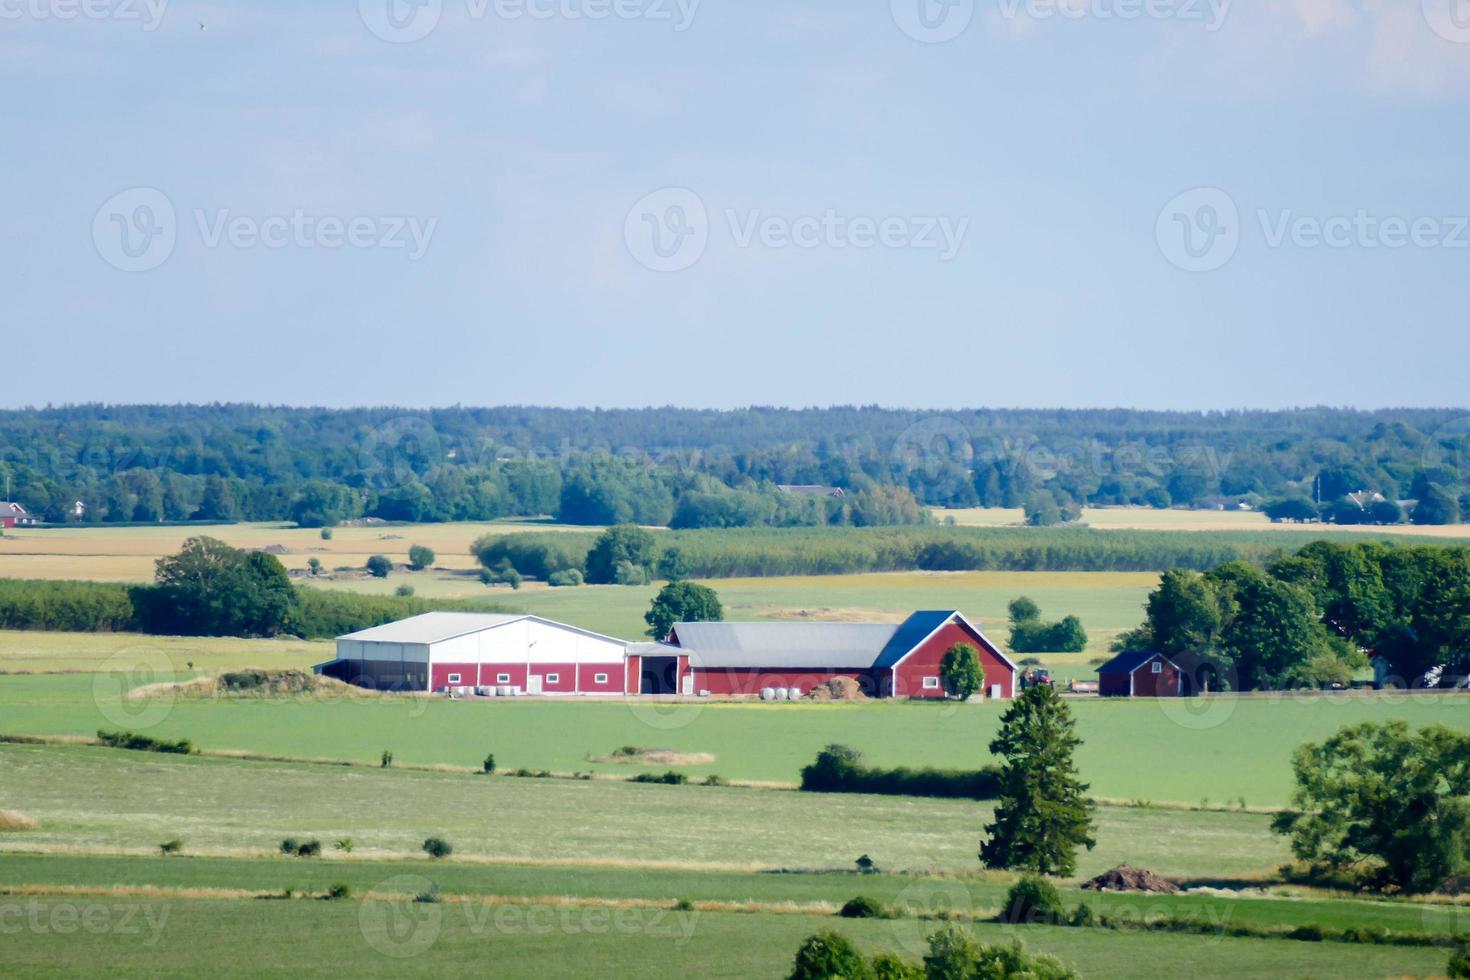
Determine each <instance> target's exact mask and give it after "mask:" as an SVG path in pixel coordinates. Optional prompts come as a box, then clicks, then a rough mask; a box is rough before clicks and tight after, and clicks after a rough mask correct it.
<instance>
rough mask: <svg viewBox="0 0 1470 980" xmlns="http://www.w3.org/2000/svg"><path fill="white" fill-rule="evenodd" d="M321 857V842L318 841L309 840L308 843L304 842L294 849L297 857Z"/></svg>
mask: <svg viewBox="0 0 1470 980" xmlns="http://www.w3.org/2000/svg"><path fill="white" fill-rule="evenodd" d="M321 855H322V842H321V841H319V840H309V841H306V842H304V843H302V844H301V845H299V846H298V847H297V848H296V856H297V857H303V858H314V857H321Z"/></svg>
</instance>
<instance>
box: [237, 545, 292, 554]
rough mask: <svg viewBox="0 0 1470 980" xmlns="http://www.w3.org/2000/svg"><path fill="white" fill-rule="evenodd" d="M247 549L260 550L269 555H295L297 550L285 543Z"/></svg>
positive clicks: (248, 549)
mask: <svg viewBox="0 0 1470 980" xmlns="http://www.w3.org/2000/svg"><path fill="white" fill-rule="evenodd" d="M245 550H246V551H259V552H262V553H263V554H267V555H294V554H296V552H295V550H294V549H292V548H288V547H286V546H285V545H283V544H268V545H266V546H265V547H264V548H246V549H245Z"/></svg>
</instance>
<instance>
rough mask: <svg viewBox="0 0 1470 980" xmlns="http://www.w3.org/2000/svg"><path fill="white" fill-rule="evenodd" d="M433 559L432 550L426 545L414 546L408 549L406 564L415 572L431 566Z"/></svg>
mask: <svg viewBox="0 0 1470 980" xmlns="http://www.w3.org/2000/svg"><path fill="white" fill-rule="evenodd" d="M435 557H436V556H435V555H434V549H432V548H430V547H427V546H426V545H421V544H416V545H414V546H413V547H411V548H409V549H408V563H409V565H411V566H413V569H414V571H416V572H418V571H423V570H424V569H426V568H428V567H429V566H431V565H433V564H434V558H435Z"/></svg>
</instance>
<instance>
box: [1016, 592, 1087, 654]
mask: <svg viewBox="0 0 1470 980" xmlns="http://www.w3.org/2000/svg"><path fill="white" fill-rule="evenodd" d="M1010 613H1011V638H1010V643H1009V644H1008V645H1009V646H1010V648H1011V650H1012V651H1013V652H1015V653H1081V652H1082V651H1083V650H1085V649H1087V630H1085V629H1083V627H1082V621H1081V620H1079V619H1078V618H1077V617H1076V616H1068V617H1066V618H1065V619H1063V620H1062V621H1061V622H1059V623H1048V622H1043V621H1042V619H1041V609H1040V607H1039V606H1037V605H1036V603H1035V602H1033V601H1031V600H1030V599H1028V598H1026V597H1025V596H1022V597H1021V598H1019V599H1016V600H1014V601H1013V602H1012V603H1011V604H1010Z"/></svg>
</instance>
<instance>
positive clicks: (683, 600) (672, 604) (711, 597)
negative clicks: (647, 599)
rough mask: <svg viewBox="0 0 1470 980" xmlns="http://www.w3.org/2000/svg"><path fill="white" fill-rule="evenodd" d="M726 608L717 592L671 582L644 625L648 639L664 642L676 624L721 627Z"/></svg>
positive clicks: (660, 593) (661, 590) (651, 608)
mask: <svg viewBox="0 0 1470 980" xmlns="http://www.w3.org/2000/svg"><path fill="white" fill-rule="evenodd" d="M724 618H725V608H724V606H722V605H720V597H719V595H718V594H716V593H715V590H714V589H711V588H709V587H708V586H704V585H700V584H698V583H696V582H670V583H669V584H668V585H665V586H664V587H663V588H662V589H660V590H659V592H658V595H657V596H655V597H654V599H653V604H652V605H651V606H650V607H649V609H648V612H646V613H644V614H643V621H644V622H645V623H647V624H648V635H649V636H651V637H653V638H654V639H655V640H662V639H664V638H665V637H667V636H668V635H669V630H670V629H672V628H673V626H674V624H675V623H718V622H720V621H721V620H723V619H724Z"/></svg>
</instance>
